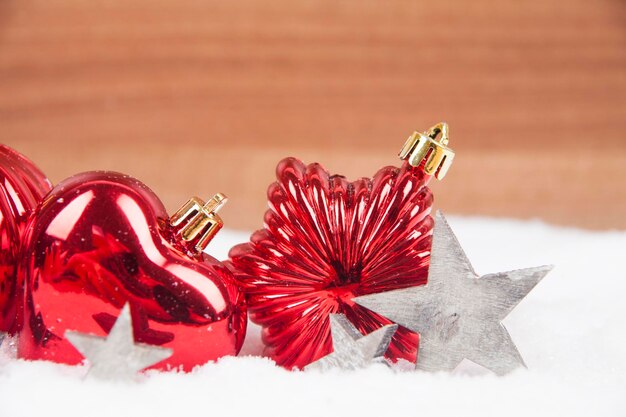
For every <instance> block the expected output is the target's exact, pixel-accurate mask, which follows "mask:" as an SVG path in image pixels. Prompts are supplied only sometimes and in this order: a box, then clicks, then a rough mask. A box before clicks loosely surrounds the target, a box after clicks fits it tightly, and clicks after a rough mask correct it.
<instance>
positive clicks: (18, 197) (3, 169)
mask: <svg viewBox="0 0 626 417" xmlns="http://www.w3.org/2000/svg"><path fill="white" fill-rule="evenodd" d="M51 188H52V186H51V185H50V182H49V181H48V179H47V178H46V177H45V175H44V174H43V173H42V172H41V171H40V170H39V169H38V168H37V167H36V166H35V165H34V164H33V163H32V162H31V161H29V160H28V159H27V158H26V157H24V156H23V155H20V154H19V153H17V152H16V151H14V150H13V149H11V148H9V147H7V146H5V145H0V332H8V333H11V334H13V333H16V332H17V331H18V330H19V329H20V326H21V324H22V321H23V315H22V307H23V303H22V301H23V290H22V287H23V282H21V280H20V277H19V276H18V275H17V262H18V260H19V258H20V250H21V241H22V236H23V235H24V231H25V228H26V224H27V222H28V220H29V219H30V216H31V214H32V212H33V211H34V210H35V208H36V207H37V204H39V202H40V201H41V200H42V199H43V196H44V195H45V194H46V193H48V191H50V189H51Z"/></svg>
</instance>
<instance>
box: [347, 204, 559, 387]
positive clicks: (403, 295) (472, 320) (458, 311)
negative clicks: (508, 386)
mask: <svg viewBox="0 0 626 417" xmlns="http://www.w3.org/2000/svg"><path fill="white" fill-rule="evenodd" d="M551 269H552V267H551V266H540V267H537V268H528V269H521V270H517V271H511V272H500V273H497V274H488V275H484V276H482V277H479V276H478V275H477V274H476V272H474V268H473V267H472V265H471V263H470V261H469V259H467V256H466V255H465V252H463V249H462V248H461V245H460V244H459V242H458V240H457V238H456V237H455V236H454V233H452V229H450V226H449V225H448V222H447V221H446V220H445V218H444V217H443V214H441V213H440V212H438V213H437V215H436V219H435V230H434V234H433V245H432V251H431V258H430V270H429V272H428V284H427V285H423V286H419V287H411V288H407V289H402V290H395V291H389V292H384V293H379V294H372V295H366V296H363V297H358V298H356V299H355V301H356V302H357V303H358V304H360V305H362V306H363V307H365V308H368V309H370V310H372V311H374V312H376V313H378V314H381V315H383V316H385V317H388V318H389V319H390V320H392V321H394V322H396V323H398V324H400V325H402V326H404V327H406V328H408V329H410V330H412V331H414V332H417V333H419V334H420V343H419V353H418V360H417V368H418V369H422V370H427V371H442V370H443V371H452V370H454V368H456V367H457V365H459V363H461V361H462V360H463V359H469V360H470V361H472V362H475V363H477V364H478V365H481V366H483V367H485V368H488V369H490V370H492V371H493V372H495V373H496V374H498V375H503V374H505V373H508V372H510V371H512V370H513V369H515V368H516V367H518V366H525V364H524V361H523V359H522V357H521V355H520V353H519V352H518V350H517V348H516V347H515V344H514V343H513V341H512V340H511V337H510V336H509V333H508V332H507V330H506V328H505V327H504V326H503V325H502V323H501V321H502V320H503V319H504V318H505V317H506V316H507V315H508V314H509V313H510V312H511V310H513V308H514V307H515V306H516V305H517V304H518V303H519V302H520V301H521V300H522V299H523V298H524V297H525V296H526V295H527V294H528V293H529V292H530V291H531V290H532V289H533V288H534V287H535V285H537V284H538V283H539V281H541V279H542V278H543V277H544V276H545V275H546V274H547V273H548V272H549V271H550V270H551Z"/></svg>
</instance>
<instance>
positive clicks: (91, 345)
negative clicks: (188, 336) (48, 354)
mask: <svg viewBox="0 0 626 417" xmlns="http://www.w3.org/2000/svg"><path fill="white" fill-rule="evenodd" d="M65 337H66V338H67V340H69V341H70V343H71V344H72V345H74V347H75V348H76V349H78V351H79V352H80V353H82V354H83V356H84V357H85V358H86V359H87V360H88V361H89V362H90V363H91V367H90V368H89V372H88V376H92V377H96V378H103V379H116V378H126V379H129V378H134V377H135V376H136V375H137V372H139V371H141V370H142V369H144V368H147V367H148V366H151V365H154V364H156V363H158V362H161V361H162V360H164V359H167V358H169V357H170V356H172V350H171V349H167V348H162V347H157V346H150V345H144V344H139V343H135V339H134V337H133V324H132V320H131V316H130V307H129V305H128V304H126V305H125V306H124V308H122V311H121V312H120V315H119V317H118V318H117V321H116V322H115V324H114V325H113V327H112V328H111V331H110V332H109V335H108V336H107V337H99V336H94V335H90V334H83V333H77V332H72V331H67V332H65Z"/></svg>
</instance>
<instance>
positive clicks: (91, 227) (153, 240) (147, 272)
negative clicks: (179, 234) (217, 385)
mask: <svg viewBox="0 0 626 417" xmlns="http://www.w3.org/2000/svg"><path fill="white" fill-rule="evenodd" d="M35 218H36V221H35V222H34V224H33V227H32V229H31V230H29V232H28V234H27V236H26V242H27V247H26V251H27V252H28V253H30V254H32V256H30V257H29V258H27V259H25V262H24V264H23V273H24V276H25V278H26V283H27V291H26V293H27V301H26V314H27V317H26V323H27V324H26V325H25V326H24V329H23V331H22V333H21V334H20V338H19V347H18V354H19V356H20V357H21V358H26V359H47V360H52V361H55V362H61V363H68V364H75V363H79V362H81V361H82V360H83V357H82V356H81V354H80V353H79V352H78V351H77V350H76V349H74V347H73V346H72V345H71V344H70V343H69V342H68V341H67V340H66V339H65V338H64V334H65V331H66V330H74V331H79V332H83V333H92V334H96V335H100V336H104V335H106V334H107V333H108V332H109V330H110V328H111V326H112V325H113V323H114V321H115V319H116V317H117V316H118V315H119V311H120V309H121V308H122V307H123V305H124V304H125V303H126V302H128V303H130V308H131V314H132V317H133V327H134V336H135V340H136V341H137V342H141V343H147V344H152V345H158V346H163V347H168V348H171V349H173V351H174V354H173V356H171V357H170V358H169V359H167V360H166V361H163V362H161V363H159V364H157V365H155V366H154V367H153V368H156V369H169V368H178V367H182V369H184V370H190V369H191V368H192V367H193V366H195V365H198V364H203V363H205V362H207V361H209V360H213V359H217V358H219V357H221V356H224V355H235V354H237V353H238V351H239V349H240V347H241V344H242V342H243V339H244V336H245V330H246V313H245V307H244V304H243V297H242V296H241V295H240V292H239V290H238V288H237V286H236V285H235V282H234V280H233V277H232V274H231V273H230V272H229V270H228V269H227V268H226V267H225V266H224V265H222V264H221V263H219V262H218V261H217V260H215V259H214V258H212V257H210V256H208V255H205V256H204V258H203V259H200V258H194V257H191V256H190V255H188V254H186V253H185V252H184V248H183V247H182V245H181V244H180V243H179V242H177V241H176V240H175V238H174V233H173V230H172V229H171V228H170V226H169V221H168V219H169V218H168V216H167V214H166V212H165V209H164V208H163V205H162V204H161V202H160V201H159V200H158V198H157V197H156V196H155V195H154V194H153V193H152V191H150V190H149V189H148V188H147V187H146V186H145V185H143V184H142V183H140V182H139V181H137V180H135V179H132V178H129V177H127V176H123V175H121V174H116V173H103V172H100V173H98V172H95V173H86V174H80V175H77V176H74V177H72V178H70V179H68V180H66V181H64V182H63V183H61V184H59V185H57V186H56V187H55V188H54V190H53V191H52V192H51V193H50V194H49V195H48V196H47V198H46V199H45V201H44V203H43V204H42V206H41V207H40V209H39V210H38V211H37V213H36V214H35Z"/></svg>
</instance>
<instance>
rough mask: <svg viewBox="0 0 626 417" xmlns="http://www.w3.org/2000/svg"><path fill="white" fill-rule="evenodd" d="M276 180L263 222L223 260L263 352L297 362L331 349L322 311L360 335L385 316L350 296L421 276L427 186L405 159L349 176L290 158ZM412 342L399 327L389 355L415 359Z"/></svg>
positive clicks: (428, 222) (428, 229)
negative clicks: (258, 330) (239, 287)
mask: <svg viewBox="0 0 626 417" xmlns="http://www.w3.org/2000/svg"><path fill="white" fill-rule="evenodd" d="M277 178H278V181H277V182H275V183H274V184H272V185H270V187H269V190H268V197H269V205H270V210H268V211H267V213H266V215H265V228H264V229H262V230H259V231H257V232H255V233H254V234H253V235H252V237H251V239H250V243H246V244H242V245H238V246H235V247H234V248H233V249H232V250H231V252H230V257H231V264H230V267H231V268H232V269H233V270H234V271H235V277H236V278H237V279H238V280H239V281H240V282H241V283H242V284H243V286H244V289H245V292H246V296H247V301H248V308H249V311H250V317H251V319H252V320H253V321H254V322H256V323H258V324H260V325H261V326H263V340H264V343H265V344H266V346H267V350H266V353H267V354H268V355H269V356H271V357H272V358H273V359H274V360H276V362H277V363H279V364H280V365H283V366H286V367H303V366H305V365H307V364H308V363H310V362H312V361H314V360H316V359H318V358H320V357H322V356H324V355H326V354H328V353H330V352H331V349H332V344H331V339H330V327H329V320H328V315H329V314H330V313H343V314H345V315H346V316H347V317H348V319H349V320H350V321H351V322H352V323H353V324H354V325H355V326H356V327H357V328H358V329H359V330H360V331H361V332H362V333H364V334H367V333H370V332H371V331H373V330H374V329H377V328H379V327H381V326H383V325H385V324H388V323H389V321H388V320H387V319H385V318H383V317H381V316H378V315H377V314H375V313H373V312H371V311H369V310H366V309H365V308H363V307H360V306H358V305H356V304H354V302H352V301H351V299H352V298H353V297H356V296H360V295H364V294H371V293H377V292H382V291H389V290H393V289H398V288H404V287H409V286H415V285H420V284H424V283H425V282H426V279H427V272H428V264H429V260H430V245H431V235H432V227H433V220H432V218H431V217H430V216H429V212H430V210H431V205H432V193H431V191H430V190H429V189H428V188H427V187H426V186H425V184H426V183H427V181H428V179H429V177H428V176H426V175H425V174H424V173H423V171H422V169H421V168H413V167H411V166H409V165H408V164H405V165H403V166H402V168H394V167H386V168H383V169H381V170H380V171H378V173H377V174H376V175H375V176H374V177H373V178H372V179H371V180H370V179H368V178H362V179H360V180H357V181H354V182H348V181H347V180H346V179H345V178H344V177H341V176H331V175H329V173H328V172H327V171H325V170H324V169H323V168H322V167H321V166H320V165H319V164H311V165H309V166H305V165H304V164H303V163H302V162H301V161H299V160H297V159H294V158H288V159H285V160H283V161H281V162H280V163H279V164H278V167H277ZM417 343H418V335H417V334H415V333H412V332H410V331H408V330H407V329H405V328H400V329H399V330H398V332H397V333H396V335H395V336H394V339H393V341H392V344H391V346H390V348H389V350H388V352H387V355H388V357H390V358H392V359H399V358H403V359H406V360H410V361H413V362H415V356H416V352H417Z"/></svg>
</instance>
